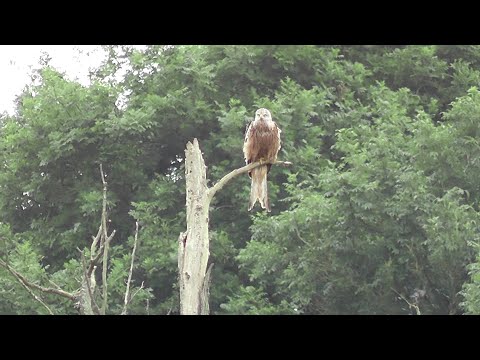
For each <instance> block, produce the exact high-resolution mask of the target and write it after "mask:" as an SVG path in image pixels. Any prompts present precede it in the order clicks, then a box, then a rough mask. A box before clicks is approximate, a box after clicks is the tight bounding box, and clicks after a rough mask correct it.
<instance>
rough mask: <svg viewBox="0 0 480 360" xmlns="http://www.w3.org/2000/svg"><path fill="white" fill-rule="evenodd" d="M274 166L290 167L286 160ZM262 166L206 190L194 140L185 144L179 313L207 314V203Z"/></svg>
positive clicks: (245, 169)
mask: <svg viewBox="0 0 480 360" xmlns="http://www.w3.org/2000/svg"><path fill="white" fill-rule="evenodd" d="M275 164H278V165H284V166H289V165H291V163H290V162H288V161H277V162H275ZM260 165H262V163H260V162H255V163H251V164H248V165H246V166H244V167H242V168H239V169H235V170H233V171H232V172H230V173H229V174H227V175H225V176H224V177H223V178H222V179H221V180H220V181H218V182H217V183H216V184H215V185H214V186H212V187H211V188H208V186H207V175H206V166H205V161H204V160H203V156H202V152H201V151H200V147H199V145H198V141H197V139H194V140H193V144H192V143H191V142H188V143H187V149H186V150H185V181H186V187H187V188H186V193H187V196H186V207H187V231H186V232H184V233H183V232H182V233H180V236H179V237H178V273H179V285H180V314H181V315H208V314H209V312H210V310H209V304H208V300H209V294H210V274H211V270H212V266H213V264H210V267H209V268H208V271H207V263H208V257H209V255H210V251H209V246H210V244H209V237H208V221H209V218H208V212H209V207H210V202H211V201H212V199H213V197H214V196H215V194H216V193H217V192H218V191H220V190H221V189H222V188H223V187H224V186H225V185H226V184H227V183H228V182H229V181H230V180H232V179H233V178H234V177H236V176H238V175H241V174H244V173H246V172H248V171H249V170H252V169H254V168H256V167H257V166H260Z"/></svg>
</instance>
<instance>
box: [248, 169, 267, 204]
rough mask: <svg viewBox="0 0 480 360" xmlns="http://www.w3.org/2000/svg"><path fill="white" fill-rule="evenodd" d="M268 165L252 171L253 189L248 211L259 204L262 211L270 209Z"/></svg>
mask: <svg viewBox="0 0 480 360" xmlns="http://www.w3.org/2000/svg"><path fill="white" fill-rule="evenodd" d="M267 172H268V167H267V165H261V166H259V167H256V168H255V169H252V172H251V175H252V187H251V189H250V203H249V204H248V211H250V210H252V209H253V206H254V205H255V203H256V202H257V200H258V201H259V202H260V206H261V207H262V209H267V211H268V212H270V211H271V209H270V202H269V201H268V189H267Z"/></svg>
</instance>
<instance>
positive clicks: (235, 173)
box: [207, 161, 292, 202]
mask: <svg viewBox="0 0 480 360" xmlns="http://www.w3.org/2000/svg"><path fill="white" fill-rule="evenodd" d="M265 164H266V163H264V162H260V161H257V162H254V163H251V164H248V165H245V166H244V167H241V168H239V169H235V170H233V171H231V172H230V173H228V174H227V175H225V176H224V177H223V178H222V179H221V180H220V181H218V182H217V183H216V184H215V185H214V186H213V187H211V188H209V189H208V190H207V192H208V201H209V202H211V201H212V199H213V197H214V196H215V194H216V193H217V192H218V191H219V190H221V189H222V188H223V187H224V186H225V185H226V184H227V183H228V182H229V181H230V180H232V179H233V178H234V177H237V176H238V175H241V174H244V173H246V172H248V171H250V170H252V169H255V168H256V167H258V166H260V165H265ZM273 165H283V166H290V165H292V163H291V162H290V161H276V162H275V163H274V164H273Z"/></svg>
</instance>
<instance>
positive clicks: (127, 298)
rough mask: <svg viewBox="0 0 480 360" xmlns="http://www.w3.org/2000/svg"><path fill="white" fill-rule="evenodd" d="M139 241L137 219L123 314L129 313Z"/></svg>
mask: <svg viewBox="0 0 480 360" xmlns="http://www.w3.org/2000/svg"><path fill="white" fill-rule="evenodd" d="M137 242H138V221H135V240H134V242H133V250H132V261H131V262H130V271H129V273H128V280H127V291H125V301H124V305H123V311H122V314H121V315H127V306H128V303H129V302H130V300H131V299H130V298H129V295H130V283H131V282H132V273H133V261H134V260H135V251H137ZM142 287H143V282H142V286H141V287H140V288H142ZM137 292H138V291H137ZM133 296H135V294H134V295H133ZM133 296H132V299H133Z"/></svg>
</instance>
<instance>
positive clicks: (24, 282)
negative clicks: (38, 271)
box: [0, 260, 53, 315]
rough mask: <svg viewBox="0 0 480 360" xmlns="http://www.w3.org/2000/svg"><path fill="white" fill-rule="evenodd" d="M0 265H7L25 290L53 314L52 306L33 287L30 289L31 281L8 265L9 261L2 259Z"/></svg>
mask: <svg viewBox="0 0 480 360" xmlns="http://www.w3.org/2000/svg"><path fill="white" fill-rule="evenodd" d="M0 265H2V266H3V267H5V268H6V269H7V270H8V272H10V274H12V275H13V276H14V277H15V278H16V279H17V280H18V282H19V283H20V284H21V285H22V286H23V287H24V288H25V290H27V292H28V293H29V294H30V295H31V296H32V297H33V298H34V299H35V300H36V301H38V302H39V303H40V304H42V305H43V306H44V307H45V308H46V309H47V311H48V313H49V314H50V315H53V312H52V310H50V308H49V307H48V305H47V304H45V303H44V302H43V301H42V299H40V297H39V296H37V295H36V294H35V293H34V292H33V291H32V289H30V283H29V282H28V283H27V281H26V279H25V278H24V277H23V276H22V275H20V273H18V272H17V271H15V270H13V268H12V267H10V265H8V264H7V263H5V262H4V261H3V260H0Z"/></svg>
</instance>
